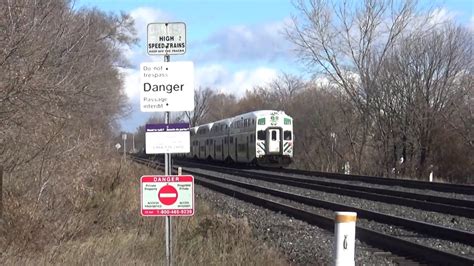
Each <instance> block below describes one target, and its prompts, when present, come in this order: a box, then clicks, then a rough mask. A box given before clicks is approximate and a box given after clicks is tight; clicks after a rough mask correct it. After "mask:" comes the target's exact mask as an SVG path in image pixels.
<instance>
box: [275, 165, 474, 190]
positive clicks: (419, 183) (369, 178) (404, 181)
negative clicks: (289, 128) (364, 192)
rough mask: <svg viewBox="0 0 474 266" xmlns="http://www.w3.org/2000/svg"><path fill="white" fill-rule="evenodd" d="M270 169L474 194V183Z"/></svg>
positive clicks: (287, 172)
mask: <svg viewBox="0 0 474 266" xmlns="http://www.w3.org/2000/svg"><path fill="white" fill-rule="evenodd" d="M266 170H269V171H277V172H280V173H285V174H297V175H306V176H312V177H315V176H316V177H318V176H319V177H325V178H331V179H335V180H344V181H361V182H365V183H371V184H380V185H390V186H401V187H407V188H415V189H429V190H435V191H440V192H450V193H457V194H466V195H474V186H473V185H460V184H448V183H439V182H426V181H418V180H409V179H395V178H385V177H375V176H363V175H345V174H339V173H327V172H318V171H306V170H298V169H284V168H282V169H277V170H275V169H271V168H267V169H266Z"/></svg>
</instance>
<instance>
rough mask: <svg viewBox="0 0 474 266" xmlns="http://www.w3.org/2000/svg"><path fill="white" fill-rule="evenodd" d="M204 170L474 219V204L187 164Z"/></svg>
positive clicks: (358, 186)
mask: <svg viewBox="0 0 474 266" xmlns="http://www.w3.org/2000/svg"><path fill="white" fill-rule="evenodd" d="M183 165H191V166H193V167H199V168H203V169H209V170H213V171H217V172H221V173H226V174H235V175H239V176H243V177H247V178H254V179H259V180H265V181H268V182H273V183H278V184H284V185H289V186H294V187H300V188H305V189H312V190H317V191H324V192H329V193H335V194H339V195H345V196H352V197H357V198H362V199H367V200H373V201H380V202H385V203H389V204H397V205H404V206H408V207H412V208H416V209H421V210H426V211H434V212H439V213H446V214H452V215H458V216H464V217H467V218H474V201H470V200H462V199H453V198H446V197H439V196H433V195H426V194H417V193H411V192H403V191H396V190H389V189H381V188H372V187H366V186H360V185H351V184H341V183H334V182H327V181H320V180H316V179H308V178H299V177H289V176H282V175H279V174H266V173H259V172H255V171H252V170H239V169H235V168H227V167H220V166H212V165H203V164H197V163H190V162H184V163H183Z"/></svg>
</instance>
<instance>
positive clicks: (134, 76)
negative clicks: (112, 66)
mask: <svg viewBox="0 0 474 266" xmlns="http://www.w3.org/2000/svg"><path fill="white" fill-rule="evenodd" d="M118 69H119V71H120V74H121V75H122V77H123V81H124V89H125V94H126V95H127V97H128V99H129V102H130V103H135V102H137V101H139V96H140V90H139V85H140V70H138V69H132V68H118Z"/></svg>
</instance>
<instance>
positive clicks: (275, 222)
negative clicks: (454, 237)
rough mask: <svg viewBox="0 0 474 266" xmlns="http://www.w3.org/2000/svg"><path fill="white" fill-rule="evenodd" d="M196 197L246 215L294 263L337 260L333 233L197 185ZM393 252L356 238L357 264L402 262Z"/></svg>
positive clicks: (223, 210) (236, 214)
mask: <svg viewBox="0 0 474 266" xmlns="http://www.w3.org/2000/svg"><path fill="white" fill-rule="evenodd" d="M195 191H196V201H197V204H199V200H205V201H206V202H208V203H209V204H210V205H211V206H212V207H214V209H215V211H216V212H218V213H221V214H228V215H232V216H233V217H236V218H246V219H247V220H248V222H249V224H250V226H251V227H252V230H253V232H254V234H255V235H256V237H257V238H258V239H260V240H263V241H265V242H266V243H268V244H269V245H271V246H274V247H276V248H277V249H278V250H280V252H282V253H284V254H285V255H286V256H287V258H288V260H289V262H290V263H291V264H292V265H330V264H332V263H333V246H332V245H333V234H332V233H330V232H328V231H326V230H323V229H321V228H319V227H317V226H313V225H310V224H307V223H305V222H302V221H300V220H296V219H294V218H292V217H288V216H286V215H283V214H280V213H276V212H273V211H270V210H267V209H264V208H261V207H258V206H255V205H253V204H250V203H246V202H243V201H241V200H238V199H235V198H232V197H229V196H226V195H224V194H221V193H218V192H215V191H212V190H210V189H207V188H204V187H202V186H199V185H196V190H195ZM392 256H393V255H392V254H390V253H388V252H385V251H383V250H379V249H374V248H372V247H369V246H367V245H365V244H364V243H362V242H360V241H358V240H356V250H355V261H356V264H357V265H398V263H396V262H394V261H393V260H392V259H391V258H392Z"/></svg>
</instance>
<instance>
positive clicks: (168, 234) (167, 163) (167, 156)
mask: <svg viewBox="0 0 474 266" xmlns="http://www.w3.org/2000/svg"><path fill="white" fill-rule="evenodd" d="M169 61H170V56H169V55H165V62H169ZM169 123H170V112H169V111H167V112H166V113H165V124H169ZM171 174H172V173H171V153H165V175H171ZM165 223H166V228H165V229H166V264H167V265H168V266H171V254H172V253H171V251H172V250H171V216H166V222H165Z"/></svg>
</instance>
